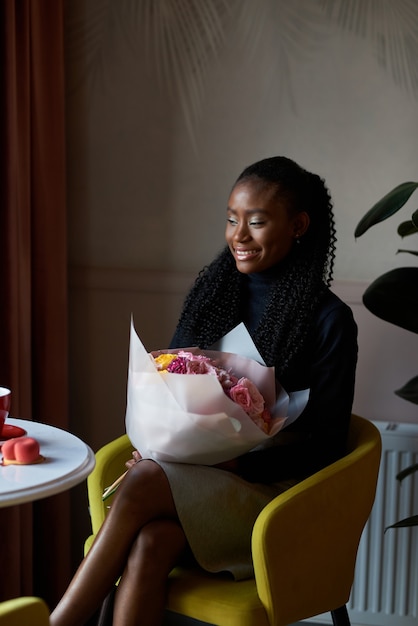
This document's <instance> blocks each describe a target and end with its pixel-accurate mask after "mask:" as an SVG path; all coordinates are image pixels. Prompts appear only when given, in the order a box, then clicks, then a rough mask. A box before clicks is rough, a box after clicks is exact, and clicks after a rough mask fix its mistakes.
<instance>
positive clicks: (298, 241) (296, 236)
mask: <svg viewBox="0 0 418 626" xmlns="http://www.w3.org/2000/svg"><path fill="white" fill-rule="evenodd" d="M295 239H296V243H297V244H300V239H299V235H295Z"/></svg>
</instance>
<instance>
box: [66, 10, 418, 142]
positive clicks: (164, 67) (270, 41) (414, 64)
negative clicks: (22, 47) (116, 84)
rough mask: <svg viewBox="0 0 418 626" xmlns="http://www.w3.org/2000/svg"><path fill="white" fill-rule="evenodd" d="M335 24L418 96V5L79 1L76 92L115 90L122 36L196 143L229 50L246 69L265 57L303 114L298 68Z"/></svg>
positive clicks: (73, 40) (69, 32)
mask: <svg viewBox="0 0 418 626" xmlns="http://www.w3.org/2000/svg"><path fill="white" fill-rule="evenodd" d="M330 24H333V25H334V26H336V27H339V28H341V29H343V30H345V31H351V32H353V33H354V34H356V35H357V36H360V37H365V38H368V39H370V40H371V41H372V43H373V50H374V52H375V55H376V59H377V61H378V63H379V65H381V66H382V67H383V68H384V69H385V70H386V71H388V72H389V73H390V75H391V76H392V77H393V79H394V80H395V82H396V84H398V85H399V86H400V87H402V88H403V89H405V90H406V91H408V92H409V93H411V94H413V95H414V96H415V97H418V61H417V59H418V27H417V24H418V4H417V3H416V0H397V1H396V2H393V0H379V2H375V0H315V1H312V0H297V1H296V2H295V1H293V2H288V0H257V1H256V2H255V1H254V0H118V2H114V1H112V0H95V1H94V2H89V3H88V2H85V0H83V1H81V0H78V1H74V0H70V1H69V2H68V4H67V11H66V54H67V67H68V78H67V87H68V91H69V92H70V93H71V92H74V91H76V90H78V89H80V88H81V87H83V88H85V86H86V82H87V83H88V84H89V87H88V88H93V86H95V87H97V85H99V86H100V87H101V89H102V90H103V92H104V93H106V90H107V89H109V88H110V86H109V84H108V81H107V69H106V66H107V63H108V61H109V59H110V58H111V55H112V54H113V49H114V48H113V46H112V43H113V42H114V40H115V38H120V37H122V38H123V40H124V41H125V43H126V45H127V46H128V48H129V50H130V54H131V55H132V57H133V58H134V62H136V59H137V62H138V63H144V62H146V63H147V64H149V66H150V68H151V71H152V72H153V73H154V75H155V77H156V80H157V81H158V83H159V84H160V86H161V87H162V88H163V89H164V90H166V92H168V93H169V94H170V95H171V97H172V98H173V99H175V101H176V102H177V103H178V104H179V106H180V108H181V111H182V115H183V117H184V120H185V123H186V127H187V130H188V132H189V136H190V138H191V140H192V142H193V143H194V144H195V145H196V129H197V123H198V120H199V116H200V114H201V108H202V103H203V102H204V97H205V94H206V91H205V89H206V83H205V80H206V77H207V74H208V70H209V68H210V67H212V64H213V63H216V62H219V60H220V54H221V52H222V51H224V50H225V49H227V48H229V50H231V48H233V49H234V51H235V54H236V56H237V58H238V59H241V61H242V63H244V59H245V58H247V59H248V58H251V57H252V56H253V55H255V54H261V56H262V58H263V59H265V62H263V63H261V64H260V70H261V71H263V72H265V73H266V84H268V81H271V84H273V82H274V81H275V84H276V85H277V84H280V92H281V93H282V95H283V94H285V97H287V98H288V99H289V101H290V102H291V104H292V106H293V108H294V109H295V108H296V105H295V102H294V99H293V90H292V84H291V76H292V72H291V67H290V66H291V63H292V62H294V61H296V62H304V61H306V60H308V59H309V57H310V56H311V55H312V53H313V52H315V50H318V49H320V48H321V47H322V46H323V45H324V41H326V38H327V36H328V35H329V33H330ZM263 55H264V56H263Z"/></svg>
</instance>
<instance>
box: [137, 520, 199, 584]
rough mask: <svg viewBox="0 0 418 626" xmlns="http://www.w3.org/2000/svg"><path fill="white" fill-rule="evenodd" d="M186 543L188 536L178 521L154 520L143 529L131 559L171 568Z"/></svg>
mask: <svg viewBox="0 0 418 626" xmlns="http://www.w3.org/2000/svg"><path fill="white" fill-rule="evenodd" d="M186 545H187V541H186V537H185V535H184V532H183V529H182V527H181V526H180V524H179V523H178V522H176V521H174V520H170V519H158V520H154V521H151V522H149V523H148V524H146V525H145V526H143V528H142V529H141V532H140V533H139V535H138V537H137V539H136V541H135V544H134V545H133V546H132V549H131V554H130V560H131V559H132V560H134V561H138V563H139V562H141V563H147V567H150V566H151V565H152V564H155V565H156V566H157V568H162V569H166V570H170V569H171V568H172V567H174V565H175V564H176V562H177V561H178V559H179V557H180V556H181V554H182V553H183V552H184V550H185V548H186ZM167 573H168V572H167Z"/></svg>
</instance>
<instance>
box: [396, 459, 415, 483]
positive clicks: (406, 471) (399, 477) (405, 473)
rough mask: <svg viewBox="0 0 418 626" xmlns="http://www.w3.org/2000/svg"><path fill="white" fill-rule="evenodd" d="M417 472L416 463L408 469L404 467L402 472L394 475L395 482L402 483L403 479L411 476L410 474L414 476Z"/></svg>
mask: <svg viewBox="0 0 418 626" xmlns="http://www.w3.org/2000/svg"><path fill="white" fill-rule="evenodd" d="M416 471H418V463H414V465H409V467H405V469H403V470H402V471H400V472H399V473H398V474H396V480H399V482H402V481H403V479H404V478H406V477H407V476H411V474H415V472H416Z"/></svg>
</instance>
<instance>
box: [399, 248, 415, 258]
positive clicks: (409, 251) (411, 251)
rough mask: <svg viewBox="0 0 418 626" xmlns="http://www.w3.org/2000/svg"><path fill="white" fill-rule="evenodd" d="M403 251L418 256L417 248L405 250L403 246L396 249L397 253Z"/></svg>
mask: <svg viewBox="0 0 418 626" xmlns="http://www.w3.org/2000/svg"><path fill="white" fill-rule="evenodd" d="M401 252H406V253H407V254H413V255H414V256H418V251H417V250H403V249H402V248H400V249H399V250H396V254H400V253H401Z"/></svg>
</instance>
